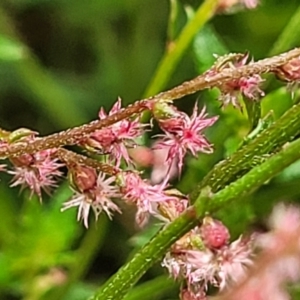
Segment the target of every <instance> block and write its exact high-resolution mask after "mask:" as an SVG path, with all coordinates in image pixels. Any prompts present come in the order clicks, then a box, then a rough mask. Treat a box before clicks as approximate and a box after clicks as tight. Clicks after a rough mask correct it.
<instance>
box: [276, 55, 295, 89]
mask: <svg viewBox="0 0 300 300" xmlns="http://www.w3.org/2000/svg"><path fill="white" fill-rule="evenodd" d="M275 74H276V75H277V77H278V78H279V79H281V80H283V81H286V82H288V89H289V90H290V91H291V92H292V93H293V92H294V91H295V90H296V89H297V88H298V87H299V85H300V56H299V57H295V58H293V59H292V60H290V61H289V62H288V63H286V64H285V65H283V66H281V67H278V68H277V69H276V70H275Z"/></svg>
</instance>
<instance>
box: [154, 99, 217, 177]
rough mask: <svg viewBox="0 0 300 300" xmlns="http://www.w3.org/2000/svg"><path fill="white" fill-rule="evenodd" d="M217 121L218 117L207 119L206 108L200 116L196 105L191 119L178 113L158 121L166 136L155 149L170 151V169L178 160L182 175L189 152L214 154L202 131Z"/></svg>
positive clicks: (168, 159) (162, 136)
mask: <svg viewBox="0 0 300 300" xmlns="http://www.w3.org/2000/svg"><path fill="white" fill-rule="evenodd" d="M217 119H218V117H212V118H207V114H206V112H205V108H203V109H202V111H201V112H200V114H198V107H197V103H196V104H195V106H194V110H193V113H192V116H191V117H189V116H188V115H187V114H185V113H184V112H178V113H176V114H175V116H174V117H170V118H167V119H161V120H158V122H159V124H160V126H161V128H162V130H163V131H164V132H165V134H164V135H160V138H161V139H160V140H159V141H158V142H157V144H156V146H155V148H157V149H165V148H167V149H168V156H167V159H166V162H167V164H168V167H169V168H170V167H171V166H172V164H173V162H174V161H175V160H177V161H178V169H179V173H181V171H182V167H183V160H184V157H185V156H186V154H187V153H188V152H190V153H191V154H192V155H193V156H197V155H198V153H200V152H202V153H212V152H213V148H212V146H211V144H210V143H209V142H208V141H207V139H206V138H205V136H204V135H203V133H202V131H203V130H204V129H206V128H207V127H210V126H212V125H213V124H214V123H215V122H216V120H217ZM174 124H175V125H174ZM173 125H174V126H173Z"/></svg>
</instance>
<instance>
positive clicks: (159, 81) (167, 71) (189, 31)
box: [145, 0, 219, 97]
mask: <svg viewBox="0 0 300 300" xmlns="http://www.w3.org/2000/svg"><path fill="white" fill-rule="evenodd" d="M218 3H219V0H206V1H204V2H203V4H202V5H201V6H200V7H199V8H198V10H197V11H196V13H195V15H194V17H193V19H192V20H190V21H189V22H188V23H187V25H186V26H185V27H184V28H183V30H182V31H181V33H180V35H179V37H178V38H177V40H176V41H174V42H172V45H171V47H170V49H169V51H166V52H165V55H164V56H163V58H162V60H161V61H160V63H159V66H158V69H157V70H156V73H155V75H154V78H153V80H152V82H150V84H149V87H148V88H147V89H146V92H145V97H149V96H151V95H154V94H156V93H157V92H159V91H160V90H161V89H163V88H164V86H165V84H166V82H167V80H168V79H169V78H170V75H171V74H172V72H173V71H174V69H175V67H176V65H177V64H178V62H179V60H180V58H181V57H182V55H183V53H184V52H185V50H186V49H187V47H188V46H189V45H190V43H191V42H192V40H193V38H194V36H195V35H196V34H197V32H199V30H200V29H201V28H202V27H203V25H204V24H205V23H206V22H207V21H208V20H209V19H210V18H211V17H212V16H213V15H214V12H215V10H216V7H217V5H218Z"/></svg>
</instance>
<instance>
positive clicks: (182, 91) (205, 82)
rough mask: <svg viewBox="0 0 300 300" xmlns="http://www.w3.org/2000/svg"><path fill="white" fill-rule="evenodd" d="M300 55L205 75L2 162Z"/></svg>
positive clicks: (0, 154) (299, 51)
mask: <svg viewBox="0 0 300 300" xmlns="http://www.w3.org/2000/svg"><path fill="white" fill-rule="evenodd" d="M299 55H300V48H296V49H294V50H291V51H289V52H286V53H283V54H281V55H278V56H274V57H271V58H266V59H263V60H260V61H257V62H253V63H250V64H248V65H246V66H242V67H238V68H235V69H231V68H228V69H224V70H222V71H221V72H220V73H218V74H216V75H214V76H207V74H206V73H204V74H203V75H200V76H198V77H196V78H195V79H192V80H190V81H186V82H184V83H183V84H181V85H179V86H177V87H175V88H173V89H171V90H168V91H166V92H162V93H159V94H158V95H156V96H153V97H150V98H147V99H143V100H140V101H136V102H135V103H134V104H132V105H129V106H128V107H127V108H125V109H123V110H121V111H120V112H117V113H115V114H113V115H110V116H108V117H107V118H106V119H103V120H96V121H93V122H90V123H88V124H84V125H82V126H79V127H74V128H71V129H68V130H66V131H61V132H59V133H55V134H52V135H49V136H46V137H44V138H40V139H36V140H34V141H32V142H27V143H25V142H24V143H16V144H11V145H10V146H9V147H7V148H3V149H1V150H0V159H5V158H7V157H16V156H20V155H22V154H24V153H28V154H30V153H35V152H38V151H41V150H45V149H50V148H58V147H62V146H65V145H74V144H76V143H78V141H80V140H81V139H83V138H84V137H86V136H87V135H88V134H90V133H92V132H94V131H95V130H98V129H101V128H104V127H107V126H110V125H112V124H114V123H117V122H119V121H121V120H123V119H126V118H129V117H131V116H132V115H134V114H139V113H141V112H143V111H145V110H147V109H148V108H149V105H150V102H151V101H158V100H159V101H171V100H176V99H179V98H182V97H183V96H186V95H189V94H193V93H195V92H197V91H199V90H203V89H206V88H212V87H214V86H219V85H220V84H221V83H224V82H227V81H231V80H234V79H238V78H241V77H243V76H251V75H254V74H262V73H268V72H271V71H272V70H274V69H276V68H277V67H280V66H281V65H284V64H286V63H287V62H288V61H290V60H291V59H293V58H295V57H298V56H299Z"/></svg>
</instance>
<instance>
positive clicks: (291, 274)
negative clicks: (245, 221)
mask: <svg viewBox="0 0 300 300" xmlns="http://www.w3.org/2000/svg"><path fill="white" fill-rule="evenodd" d="M270 225H271V229H272V230H271V231H270V232H267V233H263V234H260V235H259V236H258V237H257V238H256V244H257V245H258V246H260V247H261V252H260V253H259V254H258V255H257V257H256V259H255V260H254V261H253V262H251V261H250V262H248V264H253V267H252V268H251V269H250V272H249V273H248V276H247V277H245V278H244V280H242V281H239V282H238V284H235V285H234V286H233V287H232V288H231V289H228V291H227V293H225V294H224V295H223V296H222V297H220V299H222V300H225V299H227V300H229V299H230V300H238V299H251V300H252V299H253V300H273V299H276V300H288V299H291V297H290V296H289V294H288V292H287V291H286V289H285V287H286V286H287V284H288V283H297V282H299V280H300V238H299V237H300V210H299V208H297V207H295V206H285V205H282V204H280V205H277V206H276V207H275V208H274V210H273V213H272V215H271V218H270ZM238 248H239V246H238ZM236 258H238V261H239V260H240V259H242V260H244V259H245V258H244V255H242V256H241V254H239V255H237V256H236ZM238 261H237V262H238ZM223 265H224V264H223ZM230 265H231V267H230V268H229V269H228V270H227V271H226V272H229V273H228V274H238V273H239V268H235V267H234V265H235V264H232V263H230ZM232 266H233V267H234V270H233V269H232ZM227 267H228V266H226V265H224V266H223V269H224V268H225V269H227ZM241 271H243V270H241ZM228 279H230V278H228ZM228 279H227V280H228ZM225 280H226V279H225ZM227 280H226V281H227ZM233 281H234V280H233Z"/></svg>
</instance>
